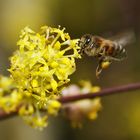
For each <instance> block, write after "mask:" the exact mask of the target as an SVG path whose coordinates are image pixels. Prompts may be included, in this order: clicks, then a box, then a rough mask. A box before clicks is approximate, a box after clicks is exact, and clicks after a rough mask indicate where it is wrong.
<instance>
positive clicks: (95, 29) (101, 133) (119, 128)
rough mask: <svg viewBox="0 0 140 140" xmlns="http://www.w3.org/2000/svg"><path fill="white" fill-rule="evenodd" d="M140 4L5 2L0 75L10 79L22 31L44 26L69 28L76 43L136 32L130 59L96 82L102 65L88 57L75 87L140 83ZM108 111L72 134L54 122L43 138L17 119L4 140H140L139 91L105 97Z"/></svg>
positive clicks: (1, 3)
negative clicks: (89, 37)
mask: <svg viewBox="0 0 140 140" xmlns="http://www.w3.org/2000/svg"><path fill="white" fill-rule="evenodd" d="M139 15H140V1H139V0H0V72H1V73H2V74H5V75H8V72H7V71H6V69H7V68H9V59H8V58H9V57H10V56H11V55H12V53H13V51H14V50H16V48H17V46H16V42H17V40H18V36H19V33H20V30H21V29H22V28H24V27H25V26H27V25H29V26H30V27H31V28H33V29H34V30H36V31H38V30H39V28H40V27H41V26H42V25H50V26H55V27H56V26H57V25H61V26H64V27H66V29H67V32H69V33H70V35H71V37H72V38H79V37H81V36H82V35H83V34H85V33H91V34H97V35H104V36H109V35H115V33H117V32H121V31H123V30H127V29H133V30H134V31H135V34H136V42H135V43H134V44H133V45H131V46H128V47H127V48H126V49H127V52H128V58H127V59H126V60H125V61H123V62H121V63H113V64H112V65H111V67H110V68H109V69H107V70H105V71H104V72H103V73H102V76H101V78H100V79H97V78H96V77H95V69H96V66H97V62H96V60H95V59H94V58H92V57H85V58H84V59H82V60H79V61H78V62H77V71H76V72H75V73H74V74H73V75H72V77H71V78H72V82H73V83H76V82H77V81H79V80H81V79H84V80H90V81H92V83H93V84H94V85H99V86H101V87H102V88H104V87H111V86H117V85H123V84H127V83H131V82H138V81H139V79H140V72H139V71H140V54H139V52H140V35H139V34H140V16H139ZM102 104H103V109H102V111H101V112H100V113H99V117H98V118H97V120H96V121H94V122H87V123H86V124H85V125H84V127H83V129H81V130H78V129H73V128H71V127H70V125H69V122H67V121H66V120H64V119H63V118H61V117H58V118H52V119H51V120H50V123H49V126H48V127H47V128H46V129H44V131H42V132H40V131H37V130H34V129H32V128H30V127H29V126H27V125H25V124H24V122H23V121H22V120H21V119H20V118H18V117H15V118H11V119H9V120H5V121H1V122H0V140H25V139H26V140H85V139H86V140H112V139H113V140H139V139H140V91H137V92H130V93H125V94H122V95H120V94H119V95H113V96H109V97H103V99H102Z"/></svg>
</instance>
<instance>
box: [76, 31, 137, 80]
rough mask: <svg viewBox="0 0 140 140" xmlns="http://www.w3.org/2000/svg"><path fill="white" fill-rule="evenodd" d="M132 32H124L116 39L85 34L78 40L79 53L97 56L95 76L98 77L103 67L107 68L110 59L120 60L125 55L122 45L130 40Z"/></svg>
mask: <svg viewBox="0 0 140 140" xmlns="http://www.w3.org/2000/svg"><path fill="white" fill-rule="evenodd" d="M132 38H134V34H133V33H131V34H129V35H128V34H125V36H124V37H122V38H120V39H119V40H118V41H114V40H111V39H105V38H102V37H100V36H94V35H91V34H85V35H83V36H82V37H81V39H80V40H79V42H78V45H79V46H80V54H81V55H83V54H86V55H88V56H93V57H95V58H98V60H99V63H98V66H97V68H96V76H97V77H99V75H100V73H101V72H102V70H103V69H105V68H107V67H108V66H109V65H110V64H111V63H112V61H122V60H123V59H124V58H126V56H127V52H126V49H125V48H124V46H126V45H127V44H129V43H130V42H132Z"/></svg>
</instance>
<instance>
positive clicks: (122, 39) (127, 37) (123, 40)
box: [109, 30, 136, 47]
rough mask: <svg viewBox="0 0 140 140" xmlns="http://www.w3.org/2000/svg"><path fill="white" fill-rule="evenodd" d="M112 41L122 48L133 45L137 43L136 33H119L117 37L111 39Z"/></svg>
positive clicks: (129, 31) (131, 31)
mask: <svg viewBox="0 0 140 140" xmlns="http://www.w3.org/2000/svg"><path fill="white" fill-rule="evenodd" d="M109 39H110V40H112V41H115V42H117V43H119V44H120V45H121V46H122V47H124V46H126V45H129V44H132V43H133V42H135V40H136V39H135V33H134V31H133V30H127V31H124V32H122V33H119V34H118V35H116V36H113V37H111V38H109Z"/></svg>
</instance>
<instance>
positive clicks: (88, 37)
mask: <svg viewBox="0 0 140 140" xmlns="http://www.w3.org/2000/svg"><path fill="white" fill-rule="evenodd" d="M90 42H91V38H90V36H86V37H85V44H86V45H88V44H89V43H90Z"/></svg>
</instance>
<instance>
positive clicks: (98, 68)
mask: <svg viewBox="0 0 140 140" xmlns="http://www.w3.org/2000/svg"><path fill="white" fill-rule="evenodd" d="M101 72H102V67H101V65H100V64H98V66H97V68H96V77H97V78H99V75H100V74H101Z"/></svg>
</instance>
